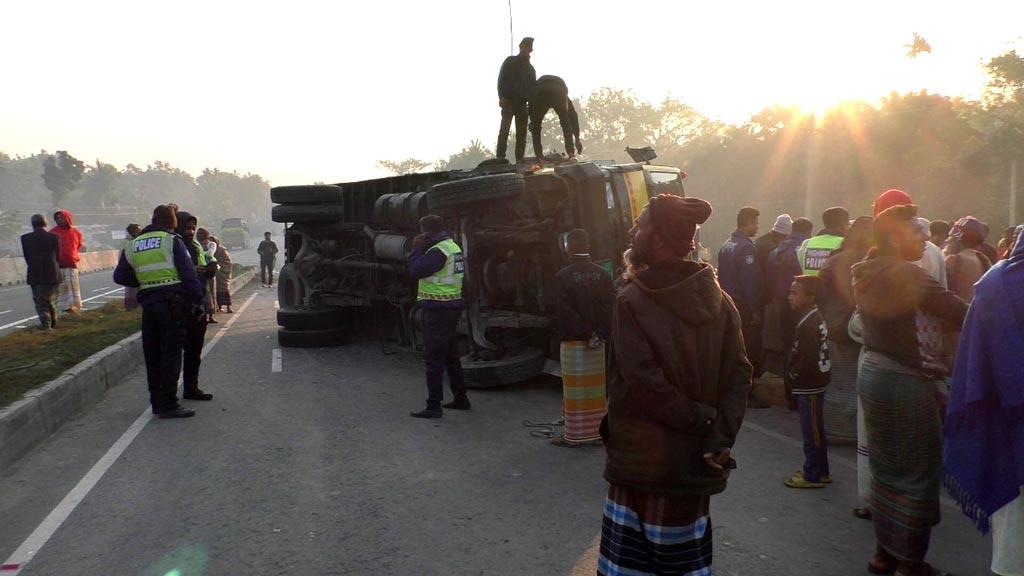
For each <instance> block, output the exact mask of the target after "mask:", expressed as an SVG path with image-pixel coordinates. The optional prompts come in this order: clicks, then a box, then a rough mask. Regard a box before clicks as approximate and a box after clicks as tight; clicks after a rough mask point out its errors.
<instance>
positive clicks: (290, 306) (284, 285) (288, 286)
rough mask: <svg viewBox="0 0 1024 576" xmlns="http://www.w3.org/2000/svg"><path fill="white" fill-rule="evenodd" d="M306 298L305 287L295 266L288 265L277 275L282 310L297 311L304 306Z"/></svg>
mask: <svg viewBox="0 0 1024 576" xmlns="http://www.w3.org/2000/svg"><path fill="white" fill-rule="evenodd" d="M305 296H306V289H305V285H304V284H303V283H302V280H301V279H300V278H299V275H298V273H296V272H295V265H294V264H292V263H291V262H288V263H286V264H285V265H284V266H282V267H281V271H280V272H278V274H277V303H278V305H279V306H280V307H281V309H282V310H295V309H296V308H298V307H299V306H302V304H303V301H304V300H305Z"/></svg>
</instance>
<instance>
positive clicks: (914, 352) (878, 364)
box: [853, 205, 967, 576]
mask: <svg viewBox="0 0 1024 576" xmlns="http://www.w3.org/2000/svg"><path fill="white" fill-rule="evenodd" d="M872 233H873V237H874V246H873V247H872V249H871V251H870V252H869V253H868V257H867V259H865V260H864V261H863V262H861V263H859V264H857V265H855V266H854V267H853V294H854V300H855V301H856V303H857V308H858V310H859V311H860V318H861V322H862V324H863V339H864V353H863V354H862V355H861V358H860V365H859V371H858V377H857V387H858V395H859V397H860V400H861V405H862V407H863V411H864V423H865V425H866V428H867V437H868V460H869V464H870V468H871V492H870V496H869V502H870V505H871V513H872V520H873V522H874V525H875V539H876V542H877V545H876V548H875V555H874V556H873V557H872V558H871V560H870V562H869V563H868V570H869V571H871V572H872V573H875V574H892V573H896V574H897V575H899V576H924V575H931V574H936V573H937V572H935V571H934V570H933V569H932V567H931V566H930V565H928V563H926V562H925V560H924V559H925V556H926V554H927V553H928V546H929V544H930V541H931V530H932V527H933V526H935V525H936V524H938V523H939V492H940V487H941V480H942V478H941V474H942V430H941V422H940V411H941V408H940V405H941V401H940V394H941V390H942V387H943V386H944V382H943V381H944V379H945V377H946V366H945V364H944V363H943V362H942V350H943V349H942V329H943V328H945V329H946V330H959V328H960V325H961V324H962V323H963V320H964V316H965V315H966V313H967V304H966V303H965V302H964V301H963V300H961V299H960V298H959V297H957V296H956V295H955V294H954V293H952V292H950V291H949V290H946V289H945V288H943V287H942V286H941V285H940V284H939V283H938V282H936V281H935V279H934V278H932V277H931V276H929V275H928V273H927V272H925V271H924V270H922V269H921V268H919V267H918V266H917V265H915V264H914V262H916V261H918V260H920V259H921V258H922V257H923V255H924V250H925V238H926V236H925V234H924V232H923V231H922V229H921V227H920V225H919V224H918V222H917V207H916V206H914V205H899V206H893V207H891V208H889V209H887V210H885V211H883V212H882V213H880V214H879V215H878V216H877V217H876V218H875V221H874V223H873V225H872ZM939 324H941V325H939Z"/></svg>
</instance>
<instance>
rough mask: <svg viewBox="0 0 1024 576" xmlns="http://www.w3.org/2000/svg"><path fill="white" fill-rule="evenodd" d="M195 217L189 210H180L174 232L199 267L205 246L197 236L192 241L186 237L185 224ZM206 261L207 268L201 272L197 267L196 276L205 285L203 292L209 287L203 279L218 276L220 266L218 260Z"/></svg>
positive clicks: (194, 263)
mask: <svg viewBox="0 0 1024 576" xmlns="http://www.w3.org/2000/svg"><path fill="white" fill-rule="evenodd" d="M194 218H195V217H194V216H192V214H190V213H188V212H185V211H184V210H179V211H178V227H177V228H176V229H175V230H174V233H175V234H177V235H178V236H179V237H180V238H181V239H182V241H183V242H184V243H185V248H187V249H188V255H189V258H191V259H192V266H196V267H198V266H199V251H200V250H202V249H203V247H202V246H201V245H200V244H199V241H198V240H196V239H195V238H193V239H192V240H191V241H189V240H186V239H185V224H187V223H188V221H189V220H192V219H194ZM197 222H198V221H197ZM206 261H207V266H206V268H205V269H204V270H203V271H202V272H200V271H199V269H198V268H196V276H197V277H198V278H199V281H200V283H201V284H202V285H203V293H206V292H207V289H208V285H207V284H206V283H205V282H203V281H204V280H209V279H210V278H213V277H214V276H216V275H217V269H218V268H219V266H218V265H217V263H216V262H211V261H210V258H207V259H206Z"/></svg>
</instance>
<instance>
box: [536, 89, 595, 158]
mask: <svg viewBox="0 0 1024 576" xmlns="http://www.w3.org/2000/svg"><path fill="white" fill-rule="evenodd" d="M552 109H553V110H554V111H555V114H557V115H558V123H559V124H560V125H561V126H562V136H563V137H564V138H565V154H566V156H568V157H569V158H572V157H573V156H575V155H576V154H582V153H583V143H582V142H580V117H579V116H578V115H577V114H576V108H575V107H574V106H573V105H572V100H570V99H569V88H568V87H567V86H566V85H565V80H562V79H561V78H559V77H558V76H550V75H544V76H541V77H540V78H538V79H537V83H536V84H535V85H534V88H533V95H532V96H530V132H532V133H533V154H534V155H535V156H536V157H537V158H543V157H544V148H543V147H542V146H541V142H540V133H541V127H542V124H543V123H544V116H545V115H546V114H547V113H548V110H552ZM574 143H575V150H574V149H573V144H574Z"/></svg>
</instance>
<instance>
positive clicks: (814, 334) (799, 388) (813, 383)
mask: <svg viewBox="0 0 1024 576" xmlns="http://www.w3.org/2000/svg"><path fill="white" fill-rule="evenodd" d="M831 379H832V363H831V361H830V359H829V355H828V328H826V327H825V320H824V319H822V317H821V314H820V313H819V312H818V309H817V308H812V309H811V310H810V311H809V312H804V313H803V314H801V315H800V320H799V323H798V324H797V326H796V339H795V340H794V341H793V349H792V350H790V351H789V357H788V358H787V359H786V388H787V389H789V390H792V391H793V394H797V395H801V394H820V393H822V392H824V391H825V387H826V386H828V383H829V381H830V380H831Z"/></svg>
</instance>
